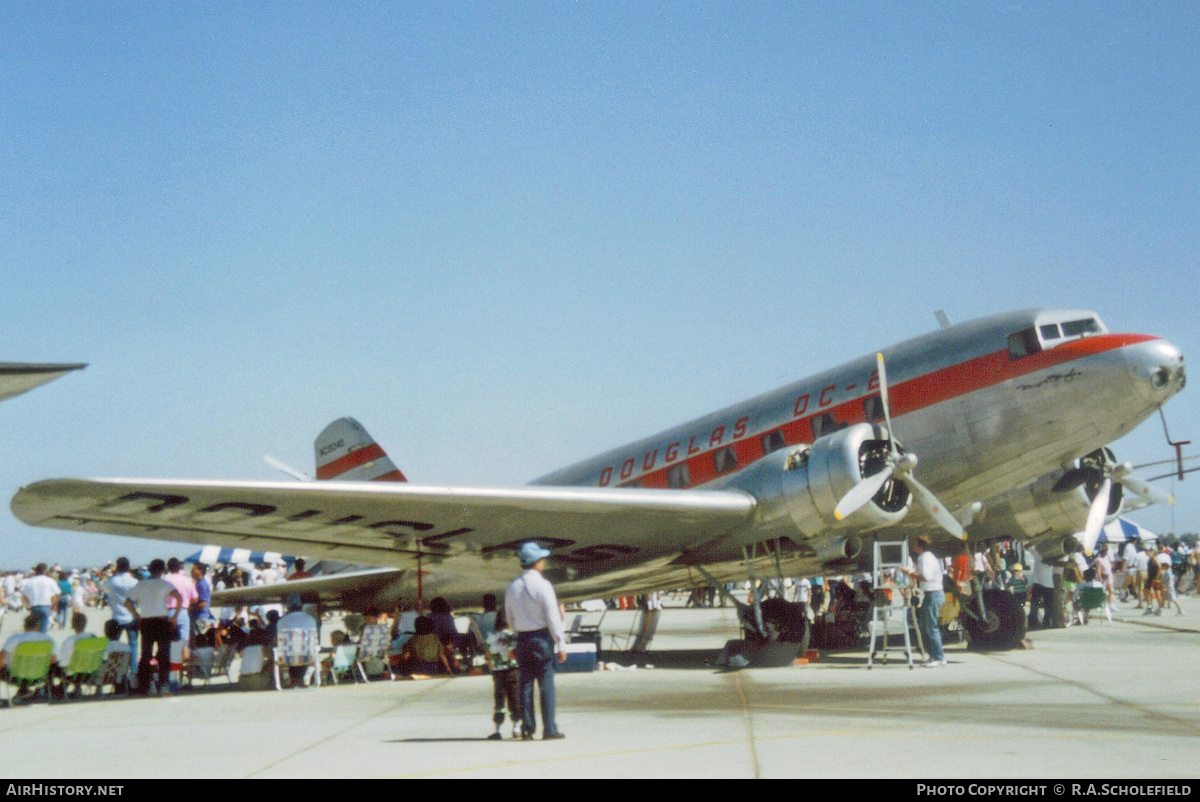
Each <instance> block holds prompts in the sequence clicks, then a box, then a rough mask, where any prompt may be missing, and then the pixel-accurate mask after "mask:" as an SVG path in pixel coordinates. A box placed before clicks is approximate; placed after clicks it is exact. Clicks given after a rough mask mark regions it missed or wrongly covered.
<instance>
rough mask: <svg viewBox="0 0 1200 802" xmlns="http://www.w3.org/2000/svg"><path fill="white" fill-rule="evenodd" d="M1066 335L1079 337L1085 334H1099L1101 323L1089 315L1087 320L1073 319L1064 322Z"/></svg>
mask: <svg viewBox="0 0 1200 802" xmlns="http://www.w3.org/2000/svg"><path fill="white" fill-rule="evenodd" d="M1062 330H1063V336H1064V337H1079V336H1082V335H1085V334H1099V333H1100V324H1099V323H1097V322H1096V319H1095V318H1092V317H1089V318H1087V319H1085V320H1072V321H1070V322H1069V323H1064V324H1062Z"/></svg>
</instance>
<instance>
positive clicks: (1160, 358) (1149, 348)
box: [1125, 340, 1187, 403]
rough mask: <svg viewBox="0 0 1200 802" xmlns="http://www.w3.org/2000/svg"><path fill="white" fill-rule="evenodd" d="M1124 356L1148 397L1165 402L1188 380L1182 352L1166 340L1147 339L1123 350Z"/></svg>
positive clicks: (1142, 390)
mask: <svg viewBox="0 0 1200 802" xmlns="http://www.w3.org/2000/svg"><path fill="white" fill-rule="evenodd" d="M1125 359H1126V361H1127V362H1128V363H1129V368H1130V370H1131V371H1132V372H1133V375H1134V376H1135V377H1136V378H1137V379H1139V380H1140V381H1139V382H1138V387H1139V389H1140V390H1141V392H1142V394H1143V395H1145V396H1146V397H1147V398H1152V399H1155V400H1159V401H1160V403H1161V401H1165V400H1166V399H1167V398H1170V397H1171V396H1173V395H1175V393H1177V392H1179V391H1180V390H1182V389H1183V386H1184V384H1186V383H1187V373H1186V371H1185V365H1186V360H1185V359H1184V357H1183V352H1182V351H1180V350H1179V349H1178V348H1176V347H1175V346H1174V345H1172V344H1171V343H1169V342H1167V341H1166V340H1149V341H1147V342H1144V343H1138V344H1137V345H1134V346H1130V347H1129V348H1127V349H1126V352H1125Z"/></svg>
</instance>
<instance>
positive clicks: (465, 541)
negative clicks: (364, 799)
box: [12, 309, 1185, 645]
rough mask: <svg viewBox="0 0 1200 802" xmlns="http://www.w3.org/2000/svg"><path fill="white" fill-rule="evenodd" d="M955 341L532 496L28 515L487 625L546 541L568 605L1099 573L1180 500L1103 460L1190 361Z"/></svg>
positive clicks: (128, 485)
mask: <svg viewBox="0 0 1200 802" xmlns="http://www.w3.org/2000/svg"><path fill="white" fill-rule="evenodd" d="M947 323H948V322H946V321H944V322H943V328H942V329H940V330H937V331H934V332H932V333H930V334H927V335H924V336H921V337H917V338H915V339H912V340H909V341H907V342H904V343H901V344H899V345H896V346H893V347H891V348H887V349H884V350H883V351H882V352H880V353H879V354H877V355H872V356H868V357H864V358H862V359H858V360H855V361H853V362H850V363H847V364H845V365H842V366H841V367H838V368H834V369H833V370H830V371H827V372H825V373H821V374H818V375H816V376H813V377H811V378H808V379H803V380H801V381H798V382H795V383H793V384H789V385H787V386H785V387H782V388H780V389H777V390H774V391H772V392H769V393H765V394H763V395H759V396H756V397H755V398H751V399H750V400H748V401H745V402H743V403H740V404H736V405H734V406H731V407H728V408H726V409H723V410H720V411H718V412H715V413H713V414H711V415H707V416H705V417H702V418H699V419H697V420H694V421H691V422H690V423H686V424H683V425H682V426H679V427H676V428H673V429H669V430H667V431H665V432H662V433H660V434H657V435H654V436H653V437H649V438H646V439H644V440H640V441H637V442H634V443H630V444H629V445H626V446H622V447H620V448H617V449H614V450H612V451H609V452H607V453H605V454H601V455H600V456H597V457H594V458H592V459H589V460H586V461H584V462H581V463H579V464H577V465H573V466H571V467H568V468H564V469H562V470H560V471H556V472H554V473H551V474H548V475H546V476H543V477H542V478H540V479H538V480H536V481H535V482H533V483H532V485H531V486H526V487H523V488H517V489H511V488H462V487H422V486H415V485H410V484H405V483H396V482H371V481H357V482H320V481H317V482H288V483H283V482H229V481H181V480H137V479H94V480H81V479H51V480H46V481H41V482H37V483H35V484H33V485H30V486H28V487H25V488H23V489H21V490H20V491H19V492H18V493H17V494H16V496H15V497H14V498H13V501H12V509H13V512H14V513H15V514H16V516H17V517H18V518H20V519H21V520H22V521H25V522H26V523H29V524H33V525H35V526H46V527H54V528H61V529H76V530H83V531H89V532H105V533H109V534H118V535H131V536H135V537H148V538H155V539H173V540H182V541H187V542H190V543H199V544H208V543H215V544H219V545H223V546H233V547H242V548H256V549H263V550H271V551H286V552H290V553H297V554H304V555H307V556H312V557H320V558H325V559H330V560H339V561H342V562H347V563H360V564H365V565H375V566H384V567H389V568H393V569H399V571H401V572H402V573H400V574H399V575H396V576H394V580H393V581H390V582H388V583H387V587H386V588H382V589H376V591H374V592H373V593H375V594H377V595H379V596H380V597H383V596H387V597H388V598H389V599H398V600H402V601H404V602H406V603H408V604H412V603H413V602H415V601H416V600H417V596H418V593H419V592H420V593H423V595H424V597H426V598H428V597H432V596H435V595H437V596H444V597H446V598H447V599H448V600H449V601H450V602H451V603H452V604H455V605H472V604H477V603H478V600H479V598H480V596H481V595H482V594H483V593H484V592H488V591H493V592H494V591H496V590H498V589H500V588H503V587H504V585H505V583H506V582H507V581H508V580H509V579H511V577H512V576H513V574H514V573H515V572H516V566H515V563H514V561H513V554H514V550H515V549H516V548H517V547H518V545H519V544H521V543H523V542H525V541H526V540H530V539H536V540H537V541H538V542H540V543H541V544H543V545H544V546H546V547H547V548H550V549H551V550H552V551H553V558H552V570H551V572H550V576H551V578H552V579H553V580H554V581H555V583H556V585H557V587H558V590H559V595H560V598H562V599H564V600H567V601H570V600H580V599H588V598H596V597H609V596H614V595H619V594H626V593H634V592H642V591H648V590H653V589H664V588H674V587H682V586H687V585H708V584H712V583H716V582H725V581H732V580H740V579H744V578H746V576H747V573H748V572H749V571H751V570H752V567H753V562H754V560H755V558H756V557H757V558H758V559H759V560H764V559H765V562H762V563H761V564H760V568H761V567H762V565H769V566H770V569H771V572H772V573H774V572H775V571H778V572H780V573H781V574H782V575H815V574H842V573H847V572H851V571H855V570H860V569H863V568H865V567H867V563H869V560H870V555H871V548H870V543H871V541H872V540H873V539H875V538H879V539H881V540H882V539H886V540H898V539H902V538H904V537H907V536H909V535H911V534H913V533H916V532H926V533H929V534H931V535H933V536H934V539H935V544H936V545H937V547H938V549H939V550H942V551H943V553H949V551H950V550H953V549H954V548H955V547H956V546H957V547H958V548H961V545H959V544H960V541H959V540H958V539H959V538H963V537H964V535H966V536H969V537H970V538H972V539H985V538H992V537H1001V536H1003V537H1012V538H1016V539H1021V540H1026V541H1032V542H1033V543H1034V544H1035V545H1036V546H1037V548H1038V549H1039V551H1040V552H1041V553H1042V554H1043V555H1045V556H1047V557H1054V556H1058V555H1062V554H1063V553H1064V552H1065V551H1068V550H1070V549H1072V548H1074V540H1073V539H1071V538H1072V536H1073V535H1077V534H1078V535H1079V540H1081V541H1082V542H1083V543H1084V545H1085V547H1088V548H1089V549H1090V547H1091V545H1093V544H1094V543H1095V540H1096V538H1097V536H1098V535H1099V532H1100V528H1101V526H1102V525H1103V523H1104V521H1105V520H1106V519H1108V518H1111V516H1113V515H1115V514H1116V513H1118V512H1120V511H1121V508H1122V504H1123V500H1124V498H1125V496H1126V495H1128V493H1132V494H1133V495H1136V496H1139V497H1141V498H1142V499H1143V500H1144V501H1146V502H1153V501H1164V500H1165V499H1166V496H1165V494H1162V493H1161V492H1160V491H1157V490H1156V489H1154V488H1151V487H1150V486H1148V485H1146V483H1144V482H1141V481H1139V480H1137V479H1134V478H1133V477H1132V476H1130V475H1129V466H1128V465H1126V464H1118V463H1117V462H1116V460H1115V459H1114V458H1113V456H1112V454H1111V452H1110V451H1108V450H1107V449H1105V448H1104V446H1105V444H1106V443H1109V442H1111V441H1113V440H1115V439H1117V438H1119V437H1121V436H1122V435H1124V434H1126V433H1127V432H1129V431H1130V430H1132V429H1133V428H1134V427H1135V426H1137V425H1138V424H1139V423H1141V422H1142V421H1143V420H1145V419H1146V418H1147V417H1148V416H1150V415H1152V414H1153V413H1154V412H1155V411H1156V410H1157V409H1158V408H1159V407H1160V406H1161V405H1162V404H1163V403H1164V402H1165V401H1166V400H1167V399H1169V398H1170V397H1171V396H1172V395H1174V394H1175V393H1177V392H1178V391H1179V390H1180V389H1181V388H1182V387H1183V386H1184V382H1185V375H1184V357H1183V355H1182V354H1181V353H1180V351H1179V350H1178V349H1177V348H1175V347H1174V346H1173V345H1171V344H1170V343H1168V342H1166V341H1165V340H1162V339H1160V338H1158V337H1153V336H1148V335H1142V334H1109V333H1108V332H1107V329H1106V328H1105V327H1104V325H1103V323H1101V322H1100V320H1099V318H1098V317H1097V316H1096V315H1095V314H1093V313H1091V312H1085V311H1072V310H1063V309H1036V310H1026V311H1018V312H1010V313H1006V314H1000V315H995V316H992V317H987V318H982V319H979V320H975V321H971V322H966V323H961V324H958V325H947ZM371 445H372V446H373V445H374V444H373V441H372V442H371ZM375 448H376V449H377V447H375ZM380 453H381V452H376V451H375V450H372V449H360V450H359V451H348V452H347V454H346V455H345V456H344V457H342V458H340V459H343V460H344V462H343V463H342V464H341V465H340V467H341V468H345V467H347V466H350V467H353V465H354V464H355V461H356V460H357V461H358V464H362V463H366V462H369V461H371V460H374V459H376V458H377V457H378V456H380ZM918 457H919V459H920V461H919V463H918ZM393 467H394V466H393ZM918 476H919V479H918ZM318 478H321V473H320V472H319V475H318ZM1124 491H1128V492H1124ZM964 527H966V529H965V531H964ZM760 573H762V572H761V571H760ZM306 581H313V580H306ZM1002 595H1006V594H1002ZM1009 598H1011V597H1009ZM1003 605H1004V601H1003V600H1002V599H999V598H995V597H993V598H992V599H990V600H988V601H987V606H988V607H996V606H1001V607H1003ZM381 606H386V605H381ZM754 607H755V608H757V609H755V613H756V615H755V616H753V617H750V616H743V622H744V623H745V625H746V628H747V632H748V635H754V636H755V637H757V638H760V639H762V638H770V637H771V636H772V633H776V634H777V633H778V632H779V630H780V629H781V628H782V629H787V628H788V627H792V628H793V629H792V631H791V633H790V635H789V637H788V638H786V639H787V640H791V641H793V642H794V641H795V640H798V638H796V637H795V631H794V626H795V621H794V611H787V612H786V613H785V614H784V617H786V618H788V619H789V620H788V621H787V622H784V623H783V625H782V626H774V627H773V626H772V621H771V620H770V619H771V617H772V616H773V615H775V614H774V613H768V615H767V616H766V617H765V618H766V620H765V623H764V617H763V611H764V609H765V608H760V607H759V605H757V604H756V605H754ZM772 609H776V608H772ZM801 618H802V616H801ZM775 623H776V624H778V623H780V622H775ZM967 623H968V626H969V628H970V630H971V634H972V637H973V639H975V638H979V639H982V641H983V643H984V644H985V645H986V644H987V643H988V642H989V640H990V642H991V643H992V644H994V645H1013V644H1014V641H1019V639H1020V636H1021V635H1023V626H1024V625H1023V617H1022V616H1020V615H1012V611H1011V610H1005V609H999V610H995V609H993V610H992V611H991V612H988V611H987V610H981V616H980V620H977V621H976V622H975V623H974V625H971V624H970V622H967ZM1018 627H1019V628H1020V631H1016V628H1018ZM803 640H807V638H806V637H805V638H804V639H803Z"/></svg>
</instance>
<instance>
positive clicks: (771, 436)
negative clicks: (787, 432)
mask: <svg viewBox="0 0 1200 802" xmlns="http://www.w3.org/2000/svg"><path fill="white" fill-rule="evenodd" d="M786 445H787V441H786V440H784V439H783V432H781V431H779V430H778V429H776V430H775V431H773V432H767V433H766V434H764V435H763V436H762V447H763V453H764V454H770V453H771V452H772V451H778V450H779V449H781V448H783V447H784V446H786Z"/></svg>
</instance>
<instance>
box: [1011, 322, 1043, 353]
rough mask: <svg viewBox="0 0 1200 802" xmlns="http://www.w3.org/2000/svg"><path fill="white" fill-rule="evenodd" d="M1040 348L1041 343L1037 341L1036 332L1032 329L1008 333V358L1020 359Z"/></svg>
mask: <svg viewBox="0 0 1200 802" xmlns="http://www.w3.org/2000/svg"><path fill="white" fill-rule="evenodd" d="M1040 350H1042V346H1041V344H1040V343H1039V342H1038V338H1037V332H1035V331H1034V330H1033V329H1024V330H1022V331H1018V332H1017V333H1016V334H1010V335H1008V356H1009V358H1010V359H1020V358H1021V357H1025V356H1029V355H1030V354H1036V353H1037V352H1038V351H1040Z"/></svg>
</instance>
